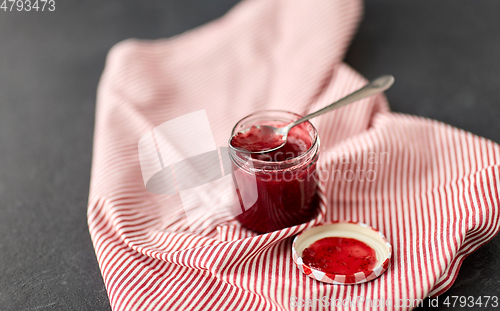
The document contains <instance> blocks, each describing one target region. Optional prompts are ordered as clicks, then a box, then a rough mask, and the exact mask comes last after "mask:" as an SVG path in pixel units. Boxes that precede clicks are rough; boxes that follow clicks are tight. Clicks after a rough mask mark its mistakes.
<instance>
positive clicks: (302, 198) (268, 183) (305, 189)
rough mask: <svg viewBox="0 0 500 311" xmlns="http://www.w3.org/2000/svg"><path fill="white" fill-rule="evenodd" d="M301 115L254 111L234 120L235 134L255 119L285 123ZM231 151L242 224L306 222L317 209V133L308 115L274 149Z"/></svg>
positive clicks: (265, 228) (261, 227) (271, 227)
mask: <svg viewBox="0 0 500 311" xmlns="http://www.w3.org/2000/svg"><path fill="white" fill-rule="evenodd" d="M299 118H301V116H300V115H298V114H295V113H292V112H287V111H281V110H265V111H260V112H256V113H254V114H251V115H249V116H247V117H245V118H243V119H241V120H240V121H239V122H238V123H236V125H235V126H234V128H233V131H232V133H231V137H232V136H233V135H234V134H236V133H238V132H240V131H242V130H245V129H249V128H251V127H252V126H255V125H271V126H275V127H281V126H284V125H286V124H288V123H290V122H292V121H295V120H297V119H299ZM230 146H231V145H230ZM229 156H230V158H231V161H232V166H233V167H232V176H233V181H234V184H235V186H236V192H237V194H238V200H239V206H240V207H241V210H238V211H237V216H236V219H237V220H238V221H239V222H240V223H241V224H242V225H243V226H245V227H247V228H249V229H251V230H253V231H256V232H258V233H267V232H272V231H276V230H280V229H283V228H287V227H291V226H294V225H298V224H301V223H305V222H308V221H310V220H311V219H313V218H314V217H315V216H316V215H317V213H318V207H319V200H318V195H317V172H316V163H317V161H318V158H319V137H318V132H317V131H316V129H315V128H314V126H313V125H312V124H311V123H310V122H309V121H307V122H304V123H301V124H299V125H297V126H295V127H293V128H292V129H291V130H290V132H289V134H288V140H287V143H286V144H285V145H284V146H283V147H281V148H280V149H278V150H276V151H273V152H269V153H265V154H249V153H246V152H242V151H239V150H237V149H235V148H231V147H230V148H229Z"/></svg>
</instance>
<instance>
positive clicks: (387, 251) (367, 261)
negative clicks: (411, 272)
mask: <svg viewBox="0 0 500 311" xmlns="http://www.w3.org/2000/svg"><path fill="white" fill-rule="evenodd" d="M292 256H293V261H294V262H295V264H296V265H297V267H298V268H299V270H300V271H301V272H303V273H304V274H306V275H307V276H309V277H311V278H313V279H316V280H318V281H321V282H325V283H330V284H339V285H345V284H359V283H363V282H368V281H371V280H373V279H375V278H377V277H379V276H380V275H382V274H383V273H384V272H385V271H386V270H387V268H388V267H389V262H390V259H391V256H392V246H391V244H389V242H388V241H387V239H386V238H385V236H384V235H383V234H382V233H381V232H379V231H377V230H375V229H373V228H371V227H370V226H368V225H365V224H362V223H356V222H349V221H345V222H342V221H336V222H331V223H326V224H323V225H319V226H315V227H311V228H309V229H307V230H305V231H303V232H302V233H301V234H299V235H298V236H296V237H295V239H294V241H293V245H292Z"/></svg>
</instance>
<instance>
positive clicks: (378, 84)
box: [286, 75, 394, 129]
mask: <svg viewBox="0 0 500 311" xmlns="http://www.w3.org/2000/svg"><path fill="white" fill-rule="evenodd" d="M393 83H394V77H393V76H391V75H385V76H381V77H378V78H377V79H375V80H373V81H371V82H369V83H368V84H367V85H365V86H364V87H362V88H360V89H359V90H357V91H354V92H353V93H351V94H349V95H347V96H346V97H343V98H341V99H339V100H337V101H336V102H334V103H333V104H330V105H328V106H326V107H324V108H321V109H320V110H318V111H316V112H313V113H310V114H308V115H306V116H304V117H302V118H300V119H298V120H297V121H295V122H292V123H290V124H289V125H287V126H286V128H287V129H291V128H292V127H294V126H295V125H297V124H300V123H302V122H304V121H307V120H309V119H312V118H315V117H317V116H319V115H322V114H324V113H326V112H328V111H331V110H333V109H337V108H340V107H342V106H345V105H347V104H350V103H353V102H355V101H358V100H360V99H363V98H366V97H369V96H372V95H375V94H378V93H381V92H383V91H385V90H387V89H388V88H390V87H391V85H392V84H393Z"/></svg>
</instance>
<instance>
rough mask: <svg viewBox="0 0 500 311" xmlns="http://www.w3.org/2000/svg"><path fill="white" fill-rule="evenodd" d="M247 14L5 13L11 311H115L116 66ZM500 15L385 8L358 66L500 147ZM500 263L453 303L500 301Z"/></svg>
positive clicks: (171, 9)
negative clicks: (105, 77)
mask: <svg viewBox="0 0 500 311" xmlns="http://www.w3.org/2000/svg"><path fill="white" fill-rule="evenodd" d="M236 2H237V1H236V0H212V1H202V0H188V1H186V0H170V1H146V2H144V1H118V0H107V1H96V0H87V1H72V2H70V1H68V0H65V1H61V0H56V11H55V12H52V13H51V12H43V13H42V12H38V13H37V12H27V13H25V12H22V13H18V12H3V11H0V159H1V165H0V310H109V309H110V307H109V302H108V298H107V295H106V291H105V288H104V284H103V281H102V277H101V275H100V272H99V269H98V266H97V261H96V259H95V254H94V251H93V248H92V244H91V241H90V236H89V233H88V229H87V224H86V205H87V195H88V183H89V178H90V166H91V159H92V136H93V125H94V108H95V106H94V105H95V91H96V87H97V84H98V79H99V77H100V74H101V72H102V69H103V66H104V60H105V56H106V53H107V51H108V50H109V49H110V47H111V46H112V45H113V44H115V43H116V42H119V41H121V40H124V39H126V38H129V37H137V38H145V39H155V38H161V37H168V36H171V35H174V34H177V33H180V32H182V31H184V30H187V29H190V28H192V27H195V26H198V25H201V24H203V23H205V22H207V21H209V20H212V19H214V18H216V17H218V16H220V15H222V14H223V13H224V12H226V11H227V10H228V9H229V8H230V7H231V6H232V5H234V4H235V3H236ZM497 12H500V3H499V2H498V1H496V0H489V1H485V0H480V1H474V2H472V1H464V0H461V1H452V0H446V1H439V2H433V1H418V2H409V1H405V2H402V1H398V0H393V1H374V0H371V1H369V2H368V3H367V8H366V16H365V20H364V22H363V24H362V25H361V28H360V31H359V33H358V35H357V37H356V39H355V41H354V43H353V45H352V47H351V50H350V52H349V54H348V56H347V61H348V63H349V64H351V65H352V66H353V67H354V68H355V69H357V70H359V71H360V72H361V73H362V74H364V75H365V76H367V77H368V78H373V77H375V76H377V75H379V74H381V73H392V74H394V75H395V76H396V78H397V82H396V84H395V85H394V87H393V88H392V89H391V90H390V91H389V92H388V97H389V100H390V102H391V106H392V108H393V109H394V110H395V111H399V112H405V113H412V114H417V115H421V116H426V117H430V118H434V119H438V120H442V121H444V122H447V123H450V124H452V125H455V126H458V127H461V128H464V129H466V130H469V131H471V132H473V133H475V134H479V135H482V136H485V137H487V138H490V139H493V140H495V141H497V142H499V141H500V124H499V122H498V120H500V95H499V92H498V89H500V87H499V84H500V82H499V81H500V60H499V57H498V56H499V55H500V39H499V38H500V19H498V18H497V15H498V14H497ZM499 258H500V239H499V238H498V237H497V238H495V239H494V240H493V241H492V242H491V243H489V244H487V245H486V246H484V247H482V248H481V249H480V250H479V251H477V252H476V253H474V254H473V255H471V256H470V257H469V258H467V259H466V260H465V262H464V266H463V267H462V269H461V272H460V274H459V276H458V279H457V281H456V283H455V285H454V286H453V287H452V288H451V289H450V290H449V291H448V293H447V294H446V295H473V296H475V297H478V296H479V295H499V294H500V292H499V291H500V290H499V288H500V281H499V280H500V271H499V270H500V259H499ZM444 297H445V296H442V299H444ZM441 301H442V300H441ZM481 309H484V307H483V308H481Z"/></svg>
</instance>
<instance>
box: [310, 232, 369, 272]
mask: <svg viewBox="0 0 500 311" xmlns="http://www.w3.org/2000/svg"><path fill="white" fill-rule="evenodd" d="M302 261H303V262H304V263H305V264H306V265H308V266H309V267H310V268H313V269H316V270H320V271H323V272H326V273H331V274H344V275H352V274H354V273H357V272H365V273H370V272H371V271H372V270H373V268H375V267H376V265H377V256H376V254H375V250H373V248H371V247H370V246H368V245H367V244H366V243H364V242H361V241H359V240H356V239H352V238H342V237H328V238H323V239H321V240H318V241H316V242H314V243H312V244H311V245H310V246H309V247H307V248H306V249H304V251H303V252H302Z"/></svg>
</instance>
